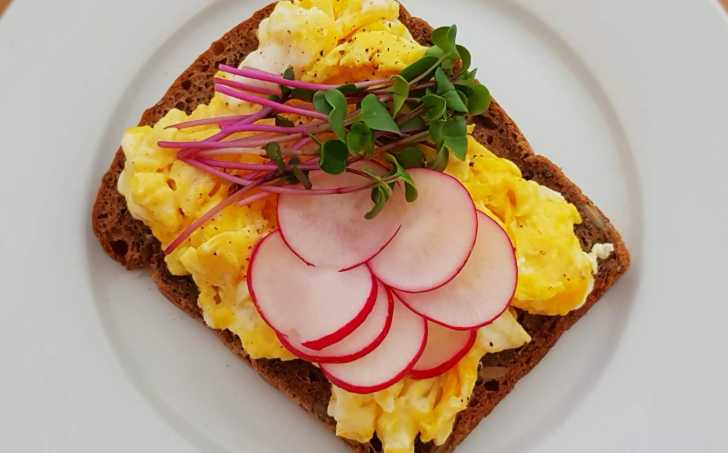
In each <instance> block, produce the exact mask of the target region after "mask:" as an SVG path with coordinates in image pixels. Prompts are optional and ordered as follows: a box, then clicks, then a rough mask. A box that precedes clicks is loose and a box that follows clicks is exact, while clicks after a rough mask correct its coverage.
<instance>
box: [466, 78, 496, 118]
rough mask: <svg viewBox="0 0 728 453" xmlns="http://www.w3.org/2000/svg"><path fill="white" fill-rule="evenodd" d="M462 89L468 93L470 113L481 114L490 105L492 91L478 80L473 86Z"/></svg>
mask: <svg viewBox="0 0 728 453" xmlns="http://www.w3.org/2000/svg"><path fill="white" fill-rule="evenodd" d="M462 91H463V92H465V93H466V94H467V99H468V113H470V114H471V115H481V114H483V113H484V112H485V111H486V110H488V107H490V102H491V96H490V91H488V88H486V87H485V85H481V84H480V83H477V82H476V83H475V84H474V85H473V86H472V87H463V88H462Z"/></svg>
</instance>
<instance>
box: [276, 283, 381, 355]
mask: <svg viewBox="0 0 728 453" xmlns="http://www.w3.org/2000/svg"><path fill="white" fill-rule="evenodd" d="M384 291H385V292H386V296H387V299H386V302H385V303H386V305H387V307H386V310H387V313H386V320H385V322H384V327H383V328H382V329H381V331H380V332H379V334H378V335H377V336H376V337H375V338H374V340H373V341H372V342H370V343H369V344H368V345H367V346H365V347H364V348H363V349H361V350H359V351H356V352H354V353H351V354H347V355H340V356H336V355H331V356H326V355H316V351H314V350H312V351H311V352H310V353H309V352H304V351H302V350H301V348H299V347H296V346H294V345H293V344H292V343H291V342H290V341H288V339H287V338H286V337H285V336H283V335H281V334H280V333H278V332H276V335H277V337H278V339H279V340H280V342H281V344H282V345H283V347H285V348H286V349H287V350H288V351H289V352H290V353H291V354H294V355H295V356H297V357H298V358H300V359H303V360H306V361H309V362H314V363H346V362H352V361H354V360H356V359H359V358H361V357H364V356H365V355H367V354H369V353H370V352H372V351H373V350H374V349H376V348H377V346H379V345H380V344H381V343H382V341H383V340H384V338H385V337H386V336H387V334H388V333H389V329H390V327H391V326H392V315H393V312H394V300H395V299H394V295H393V294H392V292H391V291H390V290H389V289H387V288H384ZM375 309H376V305H375ZM373 312H374V310H372V313H371V314H370V315H369V316H372V315H373ZM365 322H366V321H365ZM355 332H356V330H355V331H354V332H352V334H354V333H355ZM343 341H346V338H344V340H342V342H343ZM332 346H333V347H335V346H336V344H334V345H332ZM321 352H322V353H325V352H326V348H324V349H323V350H322V351H321Z"/></svg>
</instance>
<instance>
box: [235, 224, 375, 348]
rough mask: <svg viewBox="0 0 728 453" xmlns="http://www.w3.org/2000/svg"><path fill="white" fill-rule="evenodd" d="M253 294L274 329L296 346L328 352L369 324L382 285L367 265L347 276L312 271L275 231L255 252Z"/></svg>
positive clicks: (250, 273)
mask: <svg viewBox="0 0 728 453" xmlns="http://www.w3.org/2000/svg"><path fill="white" fill-rule="evenodd" d="M248 290H249V291H250V295H251V297H252V299H253V302H254V303H255V306H256V307H257V309H258V312H259V313H260V315H261V316H262V317H263V319H264V320H265V321H266V322H267V323H268V324H269V325H270V326H271V327H272V328H273V330H275V331H276V332H277V333H279V334H280V335H283V336H284V337H287V338H290V339H291V341H293V342H295V343H296V344H302V345H304V346H306V347H308V348H311V349H323V348H325V347H326V346H330V345H332V344H334V343H336V342H338V341H341V340H342V339H343V338H344V337H346V336H347V335H349V334H350V333H351V332H353V331H354V330H355V329H356V328H357V327H359V326H360V325H361V324H362V323H363V322H364V320H365V319H366V318H367V315H369V313H370V312H371V311H372V308H373V307H374V301H375V300H376V298H377V281H376V279H374V276H373V275H372V274H371V272H370V271H369V270H368V269H367V267H366V266H360V267H357V268H355V269H352V270H350V271H347V272H338V271H337V270H336V269H331V268H321V267H313V266H309V265H308V264H306V263H304V262H303V261H301V260H300V259H298V257H297V256H296V255H294V254H293V253H291V251H290V250H289V249H288V247H287V246H286V244H285V243H284V242H283V239H282V238H281V235H280V233H279V232H277V231H275V232H273V233H271V234H269V235H268V236H266V237H265V238H263V239H262V240H261V241H260V242H259V243H258V245H256V247H255V249H254V250H253V254H252V256H251V258H250V268H249V270H248Z"/></svg>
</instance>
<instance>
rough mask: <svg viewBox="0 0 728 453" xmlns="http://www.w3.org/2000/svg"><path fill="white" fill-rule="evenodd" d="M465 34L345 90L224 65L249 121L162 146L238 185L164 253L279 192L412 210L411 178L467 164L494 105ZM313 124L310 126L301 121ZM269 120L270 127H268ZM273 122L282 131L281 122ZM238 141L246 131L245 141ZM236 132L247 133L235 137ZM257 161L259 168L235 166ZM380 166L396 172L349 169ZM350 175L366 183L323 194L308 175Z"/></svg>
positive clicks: (437, 40)
mask: <svg viewBox="0 0 728 453" xmlns="http://www.w3.org/2000/svg"><path fill="white" fill-rule="evenodd" d="M456 38H457V28H456V27H455V26H454V25H453V26H451V27H442V28H438V29H436V30H434V31H433V33H432V43H433V46H432V47H430V48H428V50H427V51H426V53H425V55H424V56H423V57H422V58H420V59H419V60H418V61H416V62H414V63H412V64H411V65H410V66H408V67H406V68H405V69H404V70H402V71H401V72H400V73H399V74H397V75H394V76H392V77H390V78H388V79H377V80H365V81H360V82H355V83H350V84H346V85H334V84H321V83H311V82H306V81H302V80H297V79H296V77H295V76H296V74H295V72H294V70H293V69H292V68H289V69H287V70H286V71H284V72H283V73H282V74H273V73H270V72H266V71H262V70H259V69H254V68H248V67H243V68H236V67H232V66H227V65H220V67H219V69H220V71H222V72H223V73H225V74H226V77H216V78H215V79H214V84H215V85H214V86H215V90H216V91H217V92H218V93H220V94H223V95H226V96H229V97H231V98H234V99H237V100H240V101H244V102H248V103H251V104H256V105H259V106H261V109H260V110H259V111H258V112H256V113H253V114H249V115H231V116H221V117H217V118H205V119H198V120H191V121H186V122H183V123H178V124H174V125H172V126H169V128H177V129H186V128H192V127H197V126H209V125H214V126H217V127H218V128H219V129H220V130H219V132H217V133H216V134H214V135H212V136H211V137H209V138H207V139H205V140H201V141H194V142H182V141H160V142H159V143H158V145H159V146H160V147H162V148H167V149H177V150H178V158H180V159H181V160H183V161H184V162H186V163H188V164H190V165H193V166H195V167H196V168H198V169H200V170H202V171H205V172H207V173H209V174H211V175H214V176H216V177H219V178H221V179H223V180H225V181H227V182H229V183H231V184H233V185H234V186H235V187H234V190H233V191H232V192H231V193H232V195H230V196H229V197H228V198H226V199H225V200H224V201H223V202H222V203H221V204H220V205H218V206H217V207H215V208H213V210H211V211H210V212H208V213H207V214H205V216H203V217H201V218H200V219H198V220H197V221H196V222H194V223H193V224H192V225H190V226H189V227H188V228H186V229H185V231H183V232H182V233H181V234H180V236H178V237H177V238H176V239H175V240H174V241H173V242H172V243H171V244H170V245H168V247H167V249H166V250H165V252H166V253H171V252H172V251H173V250H174V249H175V248H176V247H177V246H179V245H180V244H182V243H183V242H184V241H185V240H186V239H187V238H188V237H189V236H190V235H191V234H192V233H193V232H194V230H195V229H196V228H197V227H199V226H200V225H201V224H202V223H204V221H206V220H209V219H210V218H212V217H214V215H216V214H217V213H219V212H220V211H221V210H222V209H224V208H225V207H226V206H230V205H232V204H237V205H243V204H246V203H249V202H253V201H258V200H261V199H264V198H265V197H268V196H270V195H271V194H294V195H331V194H343V193H350V192H355V191H362V190H369V191H371V199H372V208H371V210H370V211H369V212H368V213H366V217H367V218H374V217H376V216H377V214H379V213H380V212H381V211H382V210H383V209H384V207H385V206H386V204H387V202H388V201H389V200H390V199H391V197H392V194H393V192H394V191H395V190H397V188H398V187H399V188H400V189H399V190H404V193H405V198H406V199H407V201H409V202H413V201H414V200H415V199H416V198H417V188H416V187H415V184H414V181H413V180H412V178H411V177H410V175H409V174H408V172H407V170H408V169H411V168H422V167H426V168H430V169H433V170H437V171H443V170H444V169H445V168H446V167H447V165H448V162H449V159H450V156H451V155H452V156H454V157H455V158H457V159H461V160H463V159H465V156H466V152H467V121H468V119H469V118H471V117H473V116H476V115H480V114H482V113H483V112H485V111H486V110H487V109H488V106H489V105H490V101H491V98H490V93H489V92H488V89H487V88H486V87H485V86H483V85H482V84H481V83H480V82H479V81H478V80H477V79H476V70H474V69H471V55H470V52H469V51H468V50H467V49H466V48H465V47H463V46H460V45H458V44H457V42H456ZM302 118H306V123H305V124H301V122H300V120H301V119H302ZM262 119H270V120H272V121H271V122H266V123H265V124H259V123H258V121H260V120H262ZM272 123H274V124H272ZM239 133H246V134H248V135H246V136H245V137H242V138H240V136H239ZM233 134H238V135H237V136H236V137H234V138H231V136H232V135H233ZM243 155H253V156H257V157H256V159H257V160H256V161H255V162H254V163H251V162H249V161H246V162H245V163H242V162H239V161H238V160H237V159H236V160H232V159H229V158H234V157H239V156H243ZM361 159H373V160H376V161H378V162H379V163H380V164H383V165H385V166H386V167H387V168H388V172H387V173H385V174H384V175H381V174H375V173H372V172H368V171H359V170H354V169H352V168H350V166H351V165H352V164H353V163H354V162H356V161H359V160H361ZM313 170H321V171H324V172H326V173H329V174H334V175H336V174H341V173H344V172H352V173H356V174H358V175H359V176H362V180H363V182H362V184H361V185H357V186H350V187H335V188H326V189H321V188H317V187H315V186H313V185H312V184H311V180H310V179H309V177H308V173H309V172H310V171H313Z"/></svg>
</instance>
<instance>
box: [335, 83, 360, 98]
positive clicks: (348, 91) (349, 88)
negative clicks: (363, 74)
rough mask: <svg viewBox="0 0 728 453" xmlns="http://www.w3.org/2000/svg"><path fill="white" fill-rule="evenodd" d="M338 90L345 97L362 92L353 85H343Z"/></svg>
mask: <svg viewBox="0 0 728 453" xmlns="http://www.w3.org/2000/svg"><path fill="white" fill-rule="evenodd" d="M337 90H339V91H340V92H341V93H342V94H343V95H344V96H350V95H352V94H356V93H358V92H359V91H361V89H360V88H358V87H357V86H356V85H354V84H353V83H349V84H346V85H341V86H340V87H338V88H337Z"/></svg>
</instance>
